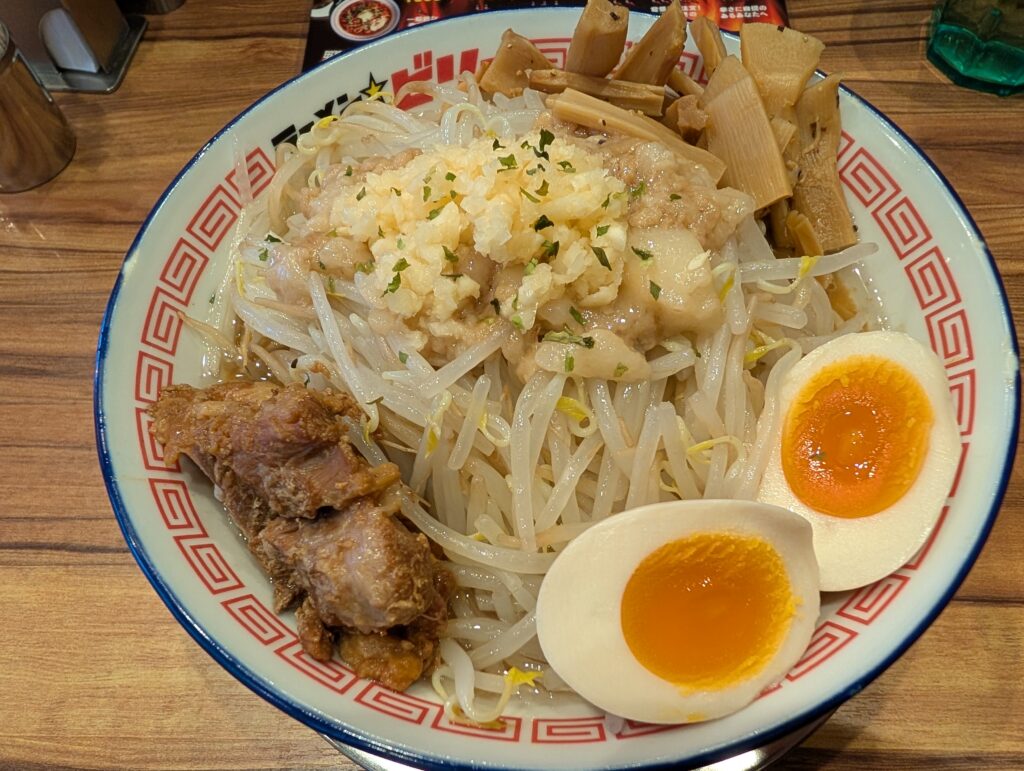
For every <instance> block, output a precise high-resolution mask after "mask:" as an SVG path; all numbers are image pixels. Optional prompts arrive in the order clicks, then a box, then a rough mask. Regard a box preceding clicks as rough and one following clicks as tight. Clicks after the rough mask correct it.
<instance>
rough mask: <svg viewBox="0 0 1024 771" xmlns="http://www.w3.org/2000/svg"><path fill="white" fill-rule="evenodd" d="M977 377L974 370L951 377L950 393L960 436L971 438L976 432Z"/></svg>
mask: <svg viewBox="0 0 1024 771" xmlns="http://www.w3.org/2000/svg"><path fill="white" fill-rule="evenodd" d="M975 377H976V376H975V372H974V370H973V369H968V370H964V371H963V372H957V373H956V374H954V375H950V376H949V392H950V393H951V394H952V395H953V410H954V412H955V413H956V424H957V425H958V426H959V427H960V436H970V435H971V434H972V433H973V432H974V406H975V398H974V389H975V385H976V381H975Z"/></svg>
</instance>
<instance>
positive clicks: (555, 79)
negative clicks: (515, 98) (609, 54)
mask: <svg viewBox="0 0 1024 771" xmlns="http://www.w3.org/2000/svg"><path fill="white" fill-rule="evenodd" d="M530 88H533V89H536V90H537V91H543V92H545V93H547V94H559V93H561V92H562V91H565V89H567V88H572V89H575V90H577V91H580V92H582V93H584V94H588V95H589V96H594V97H597V98H598V99H602V100H604V101H606V102H608V103H610V104H614V105H615V106H616V107H622V108H623V109H625V110H639V111H640V112H642V113H646V114H647V115H661V108H662V105H663V103H664V101H665V87H664V86H652V85H650V84H649V83H631V82H629V81H626V80H610V79H608V78H595V77H591V76H589V75H577V74H576V73H575V72H564V71H562V70H534V71H533V72H531V73H530Z"/></svg>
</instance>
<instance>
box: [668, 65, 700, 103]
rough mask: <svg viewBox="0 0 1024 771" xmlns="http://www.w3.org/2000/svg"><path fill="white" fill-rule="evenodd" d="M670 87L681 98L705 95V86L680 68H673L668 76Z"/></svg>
mask: <svg viewBox="0 0 1024 771" xmlns="http://www.w3.org/2000/svg"><path fill="white" fill-rule="evenodd" d="M668 87H669V88H671V89H672V90H673V91H675V92H676V93H677V94H679V96H700V95H701V94H703V93H704V86H702V85H701V84H700V83H698V82H697V81H696V80H694V79H693V78H691V77H690V76H689V75H687V74H686V73H685V72H683V71H682V70H681V69H679V68H678V67H673V68H672V71H671V72H670V73H669V74H668Z"/></svg>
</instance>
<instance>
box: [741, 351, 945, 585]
mask: <svg viewBox="0 0 1024 771" xmlns="http://www.w3.org/2000/svg"><path fill="white" fill-rule="evenodd" d="M864 355H867V356H879V357H882V358H885V359H889V360H891V361H893V362H895V363H897V364H899V365H901V366H902V367H903V368H904V369H906V370H907V371H908V372H909V373H910V374H911V375H913V376H914V378H915V379H916V380H917V382H918V383H919V384H920V386H921V388H922V390H923V391H924V393H925V395H926V397H927V399H928V401H929V403H930V404H931V408H932V414H933V416H934V420H933V423H932V428H931V432H930V434H929V437H928V449H927V452H926V455H925V458H924V461H923V463H922V465H921V470H920V473H919V474H918V477H917V480H916V481H915V482H914V483H913V485H911V487H910V489H909V490H907V492H906V493H905V494H904V495H903V497H902V498H900V499H899V500H898V501H896V502H895V503H894V504H892V505H891V506H889V507H888V508H886V509H883V510H882V511H880V512H878V513H877V514H873V515H870V516H866V517H859V518H845V517H834V516H830V515H828V514H822V513H821V512H819V511H816V510H815V509H813V508H811V507H810V506H808V505H807V504H805V503H803V502H802V501H801V500H800V499H799V498H798V497H797V496H796V494H795V493H794V492H793V490H792V488H790V486H789V483H788V482H787V480H786V475H785V472H784V471H783V469H782V457H781V446H782V441H781V436H782V432H781V427H782V426H783V425H785V421H786V413H787V412H788V409H789V406H790V405H791V404H792V403H793V401H794V399H795V398H796V396H797V394H798V393H799V392H800V390H801V389H802V388H803V387H804V385H805V384H806V383H807V382H808V381H809V380H810V379H811V378H813V377H814V376H815V375H816V374H817V373H818V372H819V371H820V370H821V369H822V368H823V367H827V366H828V365H830V364H833V363H835V362H837V361H841V360H843V359H847V358H849V357H853V356H864ZM779 403H780V404H781V405H782V409H781V420H780V431H779V432H778V439H777V440H776V442H775V446H774V448H773V449H772V452H771V456H770V458H769V460H768V465H767V467H766V469H765V473H764V477H763V478H762V481H761V487H760V490H759V492H758V495H757V498H758V500H760V501H763V502H765V503H772V504H775V505H776V506H783V507H785V508H787V509H790V510H791V511H794V512H796V513H797V514H799V515H800V516H802V517H804V518H805V519H807V521H808V522H810V523H811V527H812V528H813V529H814V552H815V554H816V555H817V558H818V566H819V568H820V571H821V589H822V591H842V590H846V589H854V588H856V587H859V586H864V585H866V584H870V583H873V582H874V581H877V580H879V579H881V578H883V577H885V576H887V575H889V574H890V573H892V572H893V571H894V570H896V569H897V568H899V567H900V566H902V565H903V564H905V563H906V562H907V561H908V560H909V559H910V558H911V557H912V556H913V555H914V553H915V552H917V550H918V549H920V548H921V546H922V545H923V544H924V542H925V540H926V539H927V537H928V534H929V533H930V532H931V530H932V528H933V527H934V526H935V523H936V521H937V520H938V518H939V514H940V513H941V512H942V506H943V504H944V503H945V501H946V497H947V495H948V494H949V489H950V486H951V485H952V483H953V477H954V475H955V474H956V467H957V463H958V461H959V457H960V435H959V430H958V428H957V423H956V418H955V415H954V412H953V401H952V397H951V396H950V393H949V383H948V381H947V379H946V372H945V369H944V368H943V366H942V363H941V362H940V361H939V359H938V357H937V356H936V355H935V354H934V353H932V351H931V350H929V349H928V348H927V347H925V346H924V345H922V344H921V343H919V342H918V341H917V340H915V339H914V338H912V337H910V336H909V335H906V334H903V333H901V332H889V331H884V332H860V333H856V334H850V335H843V336H842V337H837V338H836V339H834V340H831V341H829V342H828V343H825V344H824V345H822V346H820V347H819V348H816V349H815V350H813V351H811V352H810V353H809V354H807V356H805V357H804V358H803V359H801V360H800V361H799V362H797V364H796V365H795V366H794V367H793V368H792V369H791V370H790V371H789V372H788V373H786V375H785V376H784V378H783V380H782V383H781V388H780V396H779Z"/></svg>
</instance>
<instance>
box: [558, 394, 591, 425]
mask: <svg viewBox="0 0 1024 771" xmlns="http://www.w3.org/2000/svg"><path fill="white" fill-rule="evenodd" d="M555 408H556V409H557V410H558V411H559V412H561V413H562V414H563V415H566V416H568V417H570V418H572V419H573V420H575V421H576V422H577V423H582V422H583V421H584V420H586V419H587V418H589V417H590V412H589V411H588V410H587V408H586V407H585V406H584V405H583V403H582V402H579V401H577V400H576V399H573V398H572V397H571V396H559V397H558V402H557V404H556V405H555Z"/></svg>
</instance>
